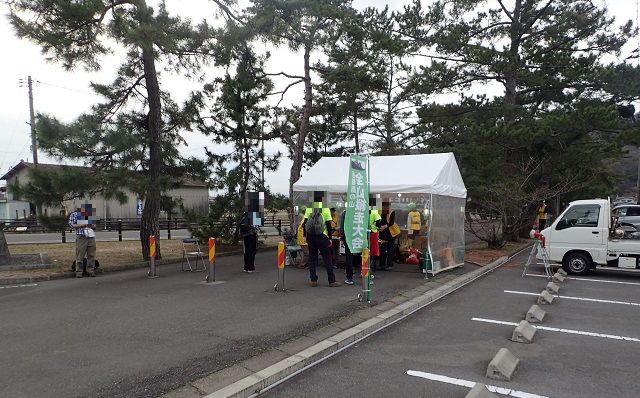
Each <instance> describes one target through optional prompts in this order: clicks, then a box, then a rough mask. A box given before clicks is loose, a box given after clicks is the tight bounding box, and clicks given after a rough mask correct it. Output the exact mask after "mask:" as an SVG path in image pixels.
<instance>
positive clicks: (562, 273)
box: [557, 268, 567, 278]
mask: <svg viewBox="0 0 640 398" xmlns="http://www.w3.org/2000/svg"><path fill="white" fill-rule="evenodd" d="M557 273H558V274H560V275H562V276H564V277H565V278H566V277H567V271H565V270H563V269H562V268H558V272H557Z"/></svg>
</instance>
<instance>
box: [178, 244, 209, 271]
mask: <svg viewBox="0 0 640 398" xmlns="http://www.w3.org/2000/svg"><path fill="white" fill-rule="evenodd" d="M205 255H206V253H205V252H203V251H202V250H200V244H199V243H198V240H197V239H195V238H187V239H182V263H181V264H180V265H181V266H182V270H183V271H204V270H206V269H207V266H206V264H205V262H204V257H205ZM193 259H195V260H196V261H195V266H191V260H193ZM185 260H187V265H188V266H189V269H188V270H187V269H185V268H184V261H185ZM198 261H202V269H198Z"/></svg>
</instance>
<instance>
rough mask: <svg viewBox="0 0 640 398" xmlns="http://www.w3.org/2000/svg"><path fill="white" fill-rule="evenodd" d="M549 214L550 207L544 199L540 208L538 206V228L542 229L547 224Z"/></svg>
mask: <svg viewBox="0 0 640 398" xmlns="http://www.w3.org/2000/svg"><path fill="white" fill-rule="evenodd" d="M548 216H549V208H548V207H547V202H546V201H545V200H542V203H541V204H540V208H538V230H539V231H542V230H543V229H544V227H545V226H546V225H547V217H548Z"/></svg>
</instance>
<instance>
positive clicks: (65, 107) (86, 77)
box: [0, 0, 640, 194]
mask: <svg viewBox="0 0 640 398" xmlns="http://www.w3.org/2000/svg"><path fill="white" fill-rule="evenodd" d="M149 3H151V1H149ZM166 3H167V7H168V8H169V10H170V11H171V10H172V9H173V8H174V7H175V8H176V9H177V5H178V4H179V10H180V13H181V15H185V16H187V17H190V18H192V19H193V20H199V18H200V16H201V15H202V13H203V10H209V9H213V8H212V5H211V2H207V1H206V0H189V1H188V2H187V1H184V0H183V1H179V0H167V2H166ZM403 3H407V1H406V0H399V1H393V2H391V4H392V9H398V8H400V6H401V5H402V4H403ZM596 3H600V4H602V3H604V4H606V6H607V7H608V8H609V11H610V13H611V15H613V16H615V17H616V20H617V22H620V23H622V21H626V20H628V19H632V20H634V21H637V16H638V10H637V8H636V1H634V0H606V1H596ZM185 4H189V5H188V6H187V5H185ZM384 4H386V2H385V1H383V0H368V1H365V0H358V1H354V5H355V6H356V7H358V8H363V7H366V6H376V7H381V6H384ZM0 13H1V14H2V15H3V16H4V15H6V14H7V13H8V9H7V6H6V5H5V3H4V2H2V3H0ZM0 37H1V38H2V40H1V41H0V54H4V55H3V60H4V61H3V62H2V63H1V64H0V71H1V72H2V73H1V74H0V79H1V80H0V81H1V82H2V95H1V96H0V143H1V145H0V174H4V173H6V172H7V171H8V170H9V169H10V168H11V167H13V166H15V165H16V164H17V163H18V162H19V161H20V160H21V159H22V160H28V161H29V162H31V161H32V159H33V158H32V154H31V149H30V144H31V139H30V127H29V125H28V124H27V123H28V121H29V100H28V91H27V88H26V80H27V77H28V76H31V77H32V79H33V80H34V81H35V83H34V90H33V96H34V107H35V111H36V113H37V112H42V113H49V114H52V115H55V116H56V117H58V118H59V119H61V120H64V121H71V120H73V119H74V118H75V117H76V116H78V115H79V114H80V113H82V112H84V111H86V110H88V109H89V106H90V105H91V104H93V103H95V102H97V101H98V100H100V98H99V97H98V96H96V95H94V94H92V93H91V90H90V89H89V82H90V81H94V82H100V83H109V82H111V81H112V80H113V78H114V76H115V72H114V71H115V68H116V67H117V65H118V63H117V62H113V61H112V62H109V61H108V60H107V61H105V62H104V63H103V69H102V70H101V71H100V72H97V73H91V74H88V73H85V72H84V71H82V70H81V69H80V70H77V71H74V72H65V71H64V70H63V69H62V68H61V67H60V66H59V65H57V64H49V63H46V62H45V60H44V57H43V56H42V55H41V53H40V50H39V48H38V47H36V46H35V45H33V44H31V43H30V42H28V41H25V40H18V39H17V38H15V36H14V34H13V32H12V30H11V26H10V25H9V23H8V21H7V19H6V18H4V17H3V18H2V19H1V20H0ZM637 47H640V45H639V44H638V43H631V44H630V45H629V46H628V50H627V51H631V50H633V49H634V48H637ZM626 55H628V54H626ZM283 57H284V58H285V59H286V60H287V62H286V64H288V65H291V66H292V68H293V69H292V70H287V71H288V72H289V73H301V70H302V62H301V60H300V57H299V56H298V57H296V56H292V55H288V54H286V53H285V52H283V53H282V54H278V55H277V56H274V57H273V59H276V60H278V61H279V63H280V64H283V63H284V62H283ZM312 61H314V60H312ZM20 79H23V81H24V84H22V87H21V85H20ZM167 82H168V81H167ZM190 87H191V86H189V85H185V84H184V83H182V82H181V81H180V80H179V79H173V82H172V84H171V88H170V89H171V91H172V92H173V93H177V94H178V95H179V96H184V95H186V94H187V93H188V91H189V89H190ZM193 87H195V86H193ZM164 88H165V89H166V86H165V87H164ZM302 90H303V88H302V86H300V87H297V88H294V89H293V90H291V92H290V94H289V95H288V97H287V100H288V101H289V102H290V103H296V104H299V105H301V104H302V103H303V93H302ZM184 138H185V140H186V141H187V143H188V146H187V147H185V146H181V148H180V149H181V152H182V153H183V154H185V155H188V156H204V150H203V147H204V146H206V145H209V146H211V145H212V144H211V143H210V141H209V139H208V138H207V137H204V136H203V135H202V134H200V133H198V132H187V133H185V135H184ZM265 149H266V152H267V153H275V152H276V151H278V150H279V149H280V150H282V151H283V152H286V150H285V149H284V147H283V146H282V145H281V144H278V143H271V144H267V145H266V146H265ZM38 159H39V162H40V163H54V162H55V161H54V160H53V159H48V158H47V157H46V156H44V154H43V153H40V152H39V153H38ZM290 167H291V162H290V161H289V160H288V159H286V157H285V158H283V159H282V162H281V166H280V169H279V170H278V171H277V172H274V173H268V174H267V176H266V180H267V181H266V182H267V185H270V187H271V189H272V190H273V191H274V192H279V193H284V194H287V193H288V191H289V169H290ZM1 184H2V185H4V182H2V183H1Z"/></svg>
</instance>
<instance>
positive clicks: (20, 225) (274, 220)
mask: <svg viewBox="0 0 640 398" xmlns="http://www.w3.org/2000/svg"><path fill="white" fill-rule="evenodd" d="M0 223H4V228H3V229H4V231H5V232H13V233H45V232H60V231H61V230H65V231H66V230H69V228H68V225H67V223H66V222H65V223H64V225H60V226H59V227H57V228H52V227H51V226H50V225H44V224H42V223H39V222H38V220H35V219H18V220H0ZM233 223H234V220H232V219H222V220H219V221H218V222H216V223H215V225H220V226H222V225H233ZM196 225H197V224H195V223H193V222H190V221H189V220H187V219H185V218H171V219H161V220H160V229H161V230H163V231H165V230H166V231H168V232H169V239H171V230H176V229H187V228H188V227H189V226H196ZM264 226H265V227H276V228H278V231H281V232H282V231H283V230H284V229H285V228H289V229H290V226H291V223H290V221H289V218H288V217H287V216H286V215H270V216H266V217H265V222H264ZM139 229H140V219H139V218H107V219H101V220H98V221H97V225H96V230H97V231H118V232H122V231H137V230H139Z"/></svg>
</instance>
